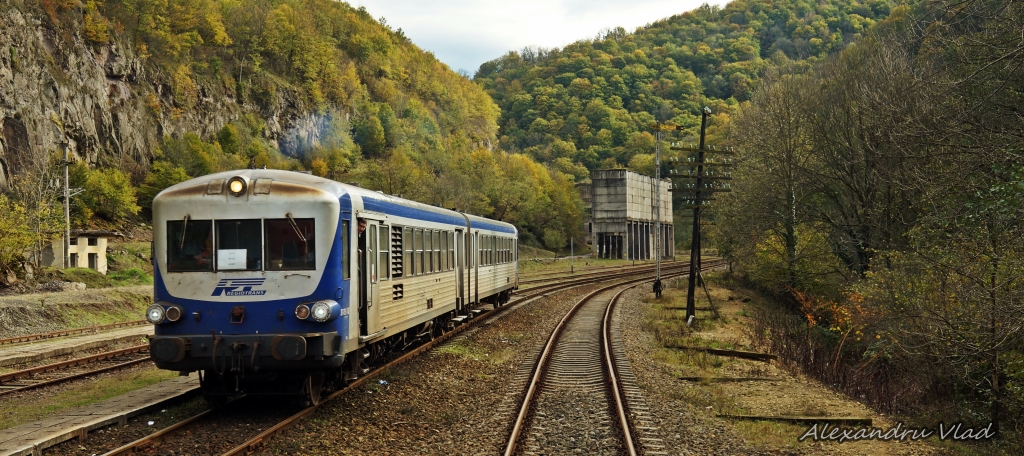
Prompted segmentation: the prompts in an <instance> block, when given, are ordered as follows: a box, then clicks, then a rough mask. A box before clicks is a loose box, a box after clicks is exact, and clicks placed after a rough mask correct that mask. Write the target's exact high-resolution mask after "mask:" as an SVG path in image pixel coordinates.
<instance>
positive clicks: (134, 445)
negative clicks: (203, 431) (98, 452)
mask: <svg viewBox="0 0 1024 456" xmlns="http://www.w3.org/2000/svg"><path fill="white" fill-rule="evenodd" d="M214 411H215V409H209V410H205V411H203V412H201V413H199V414H197V415H195V416H193V417H191V418H188V419H186V420H183V421H179V422H177V423H175V424H172V425H170V426H167V427H165V428H163V429H161V430H159V431H157V432H154V433H152V434H150V435H147V436H145V437H143V438H141V439H138V440H136V441H134V442H129V443H126V444H124V445H122V446H121V447H118V448H115V449H113V450H110V451H108V452H106V453H103V456H121V455H129V454H135V451H136V450H142V449H145V448H146V447H149V446H152V445H153V444H155V443H159V442H160V441H161V440H163V438H164V437H165V436H167V435H170V434H173V433H175V432H177V431H178V430H179V429H181V428H184V427H186V426H188V425H190V424H192V423H195V422H196V421H199V420H201V419H203V418H206V417H208V416H210V415H211V414H213V412H214Z"/></svg>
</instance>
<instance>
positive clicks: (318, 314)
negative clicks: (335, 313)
mask: <svg viewBox="0 0 1024 456" xmlns="http://www.w3.org/2000/svg"><path fill="white" fill-rule="evenodd" d="M328 318H331V306H330V305H329V304H327V303H324V302H318V303H316V304H313V319H314V320H316V321H320V322H323V321H327V319H328Z"/></svg>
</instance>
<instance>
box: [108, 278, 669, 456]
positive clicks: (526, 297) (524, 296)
mask: <svg viewBox="0 0 1024 456" xmlns="http://www.w3.org/2000/svg"><path fill="white" fill-rule="evenodd" d="M686 266H688V264H686V263H675V264H671V265H670V266H667V267H666V266H663V270H666V272H667V271H668V270H671V269H678V270H680V271H682V270H684V267H686ZM638 269H639V268H638ZM647 269H650V268H647ZM619 271H621V269H619ZM645 272H649V270H640V271H634V270H630V271H627V272H619V273H616V274H608V273H605V274H595V275H588V276H587V277H566V279H568V280H567V281H563V282H559V283H549V284H543V285H539V286H536V287H533V288H530V289H527V290H523V291H520V294H519V295H518V296H514V297H513V301H511V302H510V303H508V304H506V305H504V306H502V307H499V308H497V309H494V310H491V311H487V312H485V313H482V315H480V316H477V317H475V318H473V319H472V320H469V321H468V322H467V323H466V324H463V325H460V326H458V327H457V328H455V329H454V330H452V331H449V332H448V333H445V334H444V335H442V336H439V337H437V338H435V339H434V340H432V341H430V342H428V343H425V344H423V345H421V346H420V347H417V348H415V349H413V350H411V351H409V352H407V353H405V354H403V355H402V356H400V357H398V358H396V359H394V360H392V361H391V362H389V363H387V364H385V365H383V366H380V367H377V368H376V369H373V370H372V371H370V372H368V373H367V374H366V375H364V376H363V377H361V378H360V379H358V380H356V381H354V382H353V383H350V384H349V385H347V386H346V387H344V388H342V389H340V390H337V391H335V392H333V393H332V394H330V395H329V396H327V397H325V398H323V399H322V400H321V401H320V403H319V404H318V405H315V406H310V407H306V408H304V409H303V410H301V411H299V412H298V413H296V414H294V415H292V416H290V417H288V418H287V419H285V420H283V421H280V422H278V423H277V424H276V425H274V426H272V427H270V428H269V429H267V430H266V431H264V432H261V433H260V434H258V435H256V436H255V437H253V438H251V439H249V440H248V441H246V442H245V443H243V444H241V445H238V446H236V447H235V448H233V449H231V450H229V451H227V452H225V453H223V454H224V455H241V454H252V453H254V452H256V451H258V450H259V449H260V448H261V447H263V446H264V445H265V443H266V442H267V441H269V440H270V439H272V438H274V436H275V435H277V434H279V433H281V432H282V431H283V430H285V429H288V428H289V427H290V426H292V425H293V424H295V423H296V422H298V421H300V420H301V419H302V418H304V417H306V416H308V415H309V414H311V413H312V412H313V411H315V410H316V409H317V408H319V407H320V406H321V405H323V404H325V403H328V402H330V401H332V400H334V399H336V398H338V397H339V396H342V395H344V394H346V393H348V392H350V391H352V390H354V389H356V388H359V387H361V386H362V385H364V384H365V383H366V382H367V381H369V379H372V378H374V377H376V376H377V375H378V374H380V373H381V372H384V371H386V370H388V369H393V368H395V367H396V366H398V365H399V364H401V363H403V362H405V361H408V360H410V359H412V358H413V357H415V356H417V355H419V354H421V353H423V352H426V351H428V350H430V349H432V348H434V347H437V346H438V345H440V344H443V343H444V342H446V341H448V340H450V339H451V338H452V337H454V336H456V335H459V334H461V333H462V332H463V331H465V330H468V329H470V328H473V327H476V326H478V323H484V324H486V323H485V322H488V321H491V320H492V319H493V318H498V317H500V316H501V315H502V314H503V313H505V312H506V311H508V310H510V309H513V308H516V307H518V306H517V304H522V303H525V302H527V301H530V300H532V299H536V298H541V297H544V296H547V295H549V294H551V293H554V292H557V291H560V290H564V289H569V288H573V287H577V286H580V285H586V284H592V283H595V282H603V281H607V280H610V279H616V278H625V277H635V276H636V275H637V274H641V273H645ZM680 273H682V272H676V274H680ZM667 275H668V274H666V276H667ZM646 280H649V278H643V279H635V278H634V279H633V280H631V281H629V282H630V283H640V282H643V281H646ZM620 286H621V285H620ZM478 314H479V313H478ZM482 317H489V318H482ZM229 408H230V407H229ZM220 412H221V411H220V410H213V411H208V412H204V413H203V414H201V416H196V417H193V418H191V419H189V420H187V421H185V422H181V423H178V424H176V425H173V426H172V427H170V428H167V429H164V430H163V431H161V432H159V433H157V434H153V435H151V436H148V437H145V438H142V439H139V440H137V441H135V442H132V443H129V444H127V445H125V446H123V447H121V448H118V449H116V450H113V451H111V452H108V453H106V455H122V454H133V453H135V452H137V451H139V450H141V449H144V448H146V447H150V446H151V445H153V444H154V443H155V442H157V441H160V440H173V439H175V438H177V437H178V436H179V434H183V435H187V433H188V431H187V430H188V429H190V428H191V427H192V426H207V425H209V423H208V422H207V420H217V419H218V417H219V416H221V415H223V414H222V413H220ZM186 438H187V437H186Z"/></svg>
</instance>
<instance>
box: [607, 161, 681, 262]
mask: <svg viewBox="0 0 1024 456" xmlns="http://www.w3.org/2000/svg"><path fill="white" fill-rule="evenodd" d="M590 180H591V182H592V183H591V205H592V206H591V207H592V210H591V218H592V221H591V224H592V226H593V232H592V233H591V239H593V242H594V251H595V252H596V253H597V255H598V257H599V258H625V259H631V260H649V259H652V258H654V256H653V255H655V254H656V252H654V249H655V242H654V240H655V236H659V235H660V236H661V241H660V245H661V255H662V258H671V257H673V256H674V255H675V242H674V241H673V240H674V239H675V232H674V227H673V225H672V193H671V188H672V182H671V181H670V180H668V179H662V180H661V210H660V215H661V233H656V232H655V227H654V213H655V207H654V206H655V197H654V188H655V185H654V183H655V181H654V178H653V177H650V176H645V175H643V174H639V173H635V172H633V171H629V170H625V169H595V170H593V171H591V172H590Z"/></svg>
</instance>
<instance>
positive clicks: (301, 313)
mask: <svg viewBox="0 0 1024 456" xmlns="http://www.w3.org/2000/svg"><path fill="white" fill-rule="evenodd" d="M295 318H298V319H299V320H305V319H307V318H309V306H307V305H305V304H299V306H298V307H296V308H295Z"/></svg>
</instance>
